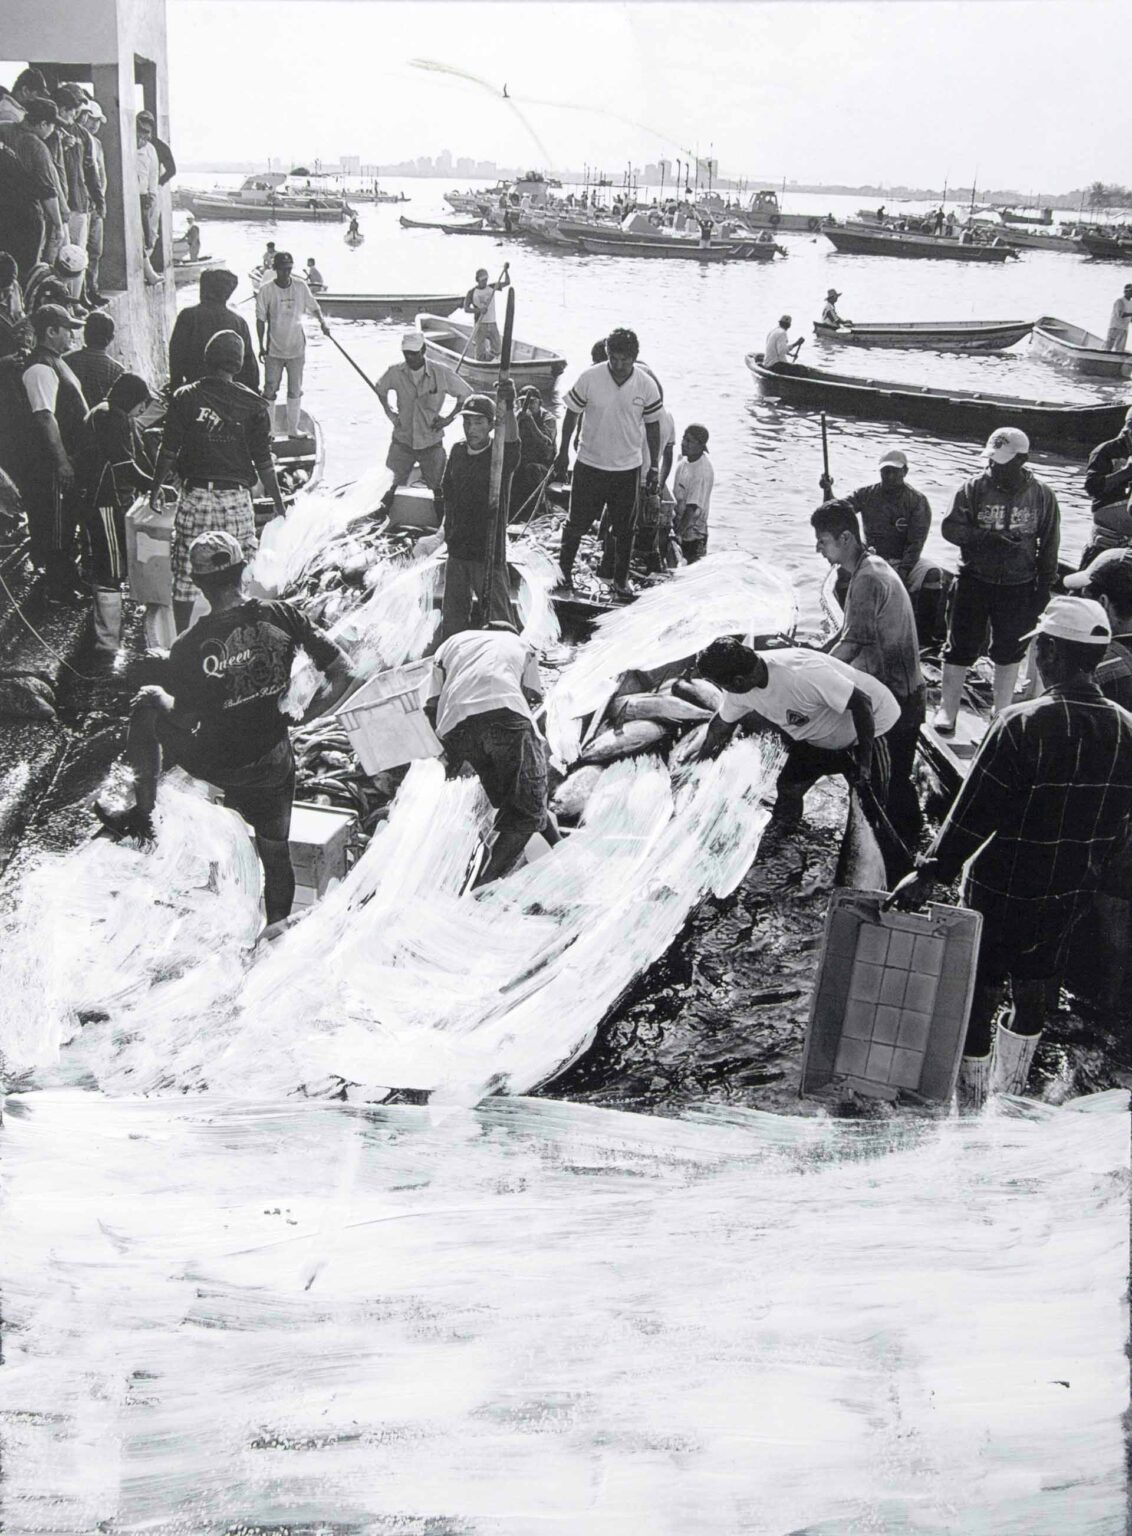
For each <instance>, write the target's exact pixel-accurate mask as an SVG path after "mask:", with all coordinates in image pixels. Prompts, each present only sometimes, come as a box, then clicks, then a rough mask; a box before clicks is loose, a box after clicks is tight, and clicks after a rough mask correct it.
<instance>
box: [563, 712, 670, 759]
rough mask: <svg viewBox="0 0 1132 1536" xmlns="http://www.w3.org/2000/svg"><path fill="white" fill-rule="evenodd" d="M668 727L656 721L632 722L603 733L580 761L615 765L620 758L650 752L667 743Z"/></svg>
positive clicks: (595, 739) (590, 745)
mask: <svg viewBox="0 0 1132 1536" xmlns="http://www.w3.org/2000/svg"><path fill="white" fill-rule="evenodd" d="M668 736H669V731H668V729H667V727H665V726H663V725H661V724H659V722H658V721H656V720H630V721H629V723H628V724H627V725H625V726H623V727H621V728H620V729H617V728H616V727H615V728H614V729H613V730H609V731H602V733H601V735H600V736H596V737H595V738H594V740H593V741H591V742H590V744H589V746H588V747H587V748H586V749H585V751H584V752H583V753H582V755H581V757H580V758H579V759H578V761H579V762H582V763H613V762H616V760H617V759H618V758H619V757H632V756H634V754H635V753H637V752H650V751H652V750H653V749H654V748H655V747H659V746H660V744H661V742H663V741H667V740H668Z"/></svg>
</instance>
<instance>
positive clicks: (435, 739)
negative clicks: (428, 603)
mask: <svg viewBox="0 0 1132 1536" xmlns="http://www.w3.org/2000/svg"><path fill="white" fill-rule="evenodd" d="M431 677H432V662H431V661H430V660H429V659H428V658H427V657H426V658H425V660H423V661H410V662H409V663H407V665H405V666H403V667H393V668H392V669H391V670H390V671H388V672H379V673H378V674H377V676H376V677H371V678H370V680H369V682H368V683H363V684H362V686H361V687H360V688H359V689H358V691H357V693H353V694H351V695H350V697H349V698H348V699H347V700H346V702H345V704H343V705H342V707H341V708H340V709H339V711H338V718H339V720H341V722H342V724H343V726H344V728H345V731H346V735H347V736H348V737H349V738H350V745H351V746H352V747H353V749H354V751H355V752H356V753H357V754H358V760H359V762H360V763H361V765H362V767H363V768H364V769H365V771H366V773H371V774H372V773H381V772H382V771H383V770H384V769H386V768H401V767H403V766H404V765H405V764H406V763H412V762H415V761H416V760H417V759H418V758H422V757H440V756H441V755H442V753H443V751H444V747H443V745H442V744H441V741H440V737H439V736H438V735H437V734H436V732H435V731H434V730H433V728H432V726H431V725H430V724H429V722H428V717H427V715H426V714H425V712H424V705H425V701H426V700H427V698H428V689H429V683H430V680H431Z"/></svg>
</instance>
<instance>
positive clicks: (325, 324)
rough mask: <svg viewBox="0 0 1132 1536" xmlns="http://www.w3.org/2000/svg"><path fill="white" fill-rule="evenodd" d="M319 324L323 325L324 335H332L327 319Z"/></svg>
mask: <svg viewBox="0 0 1132 1536" xmlns="http://www.w3.org/2000/svg"><path fill="white" fill-rule="evenodd" d="M319 324H320V325H321V326H322V334H323V335H324V336H329V335H330V327H329V326H328V325H327V323H326V321H325V320H320V321H319Z"/></svg>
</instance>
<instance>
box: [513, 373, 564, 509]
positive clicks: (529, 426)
mask: <svg viewBox="0 0 1132 1536" xmlns="http://www.w3.org/2000/svg"><path fill="white" fill-rule="evenodd" d="M518 405H519V467H518V469H517V470H516V471H515V476H514V479H513V480H512V482H511V517H512V519H514V518H517V517H518V516H519V515H520V514H521V513H524V511H525V515H526V517H528V518H530V517H533V515H534V513H535V511H536V510H537V506H536V505H535V504H534V503H533V502H532V498H533V497H534V496H535V495H536V494H537V493H538V491H539V490H540V488H541V487H542V485H543V483H544V481H546V480H547V478H548V473H547V472H548V471H549V469H550V468H551V466H552V465H553V463H554V459H555V455H556V453H557V450H558V430H557V423H556V422H555V419H554V417H553V416H552V415H551V414H550V412H549V411H548V410H547V409H546V407H545V406H544V405H543V403H542V396H541V395H540V394H539V392H538V388H537V386H536V385H534V384H527V385H526V386H525V387H524V388H523V389H521V390H520V391H519V396H518ZM528 503H530V505H528Z"/></svg>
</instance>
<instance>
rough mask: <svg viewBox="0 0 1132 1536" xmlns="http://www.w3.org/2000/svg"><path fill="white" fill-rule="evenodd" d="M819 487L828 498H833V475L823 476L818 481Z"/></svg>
mask: <svg viewBox="0 0 1132 1536" xmlns="http://www.w3.org/2000/svg"><path fill="white" fill-rule="evenodd" d="M818 485H819V486H820V487H821V489H822V490H823V491H824V492H825V494H826V495H827V496H832V495H833V476H832V475H822V477H821V479H820V480H819V481H818Z"/></svg>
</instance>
